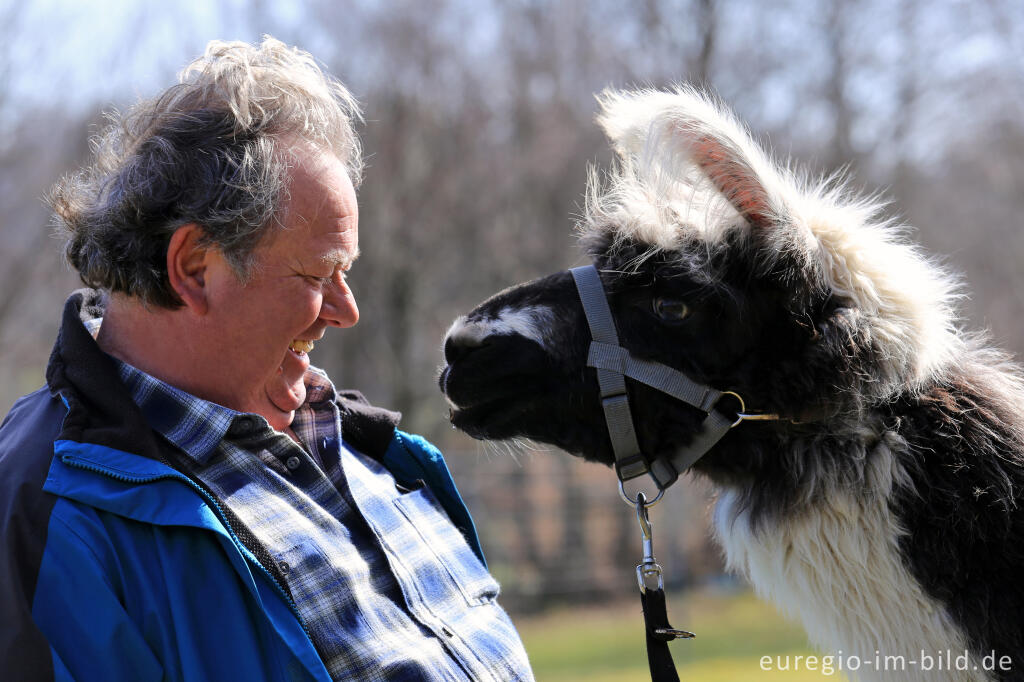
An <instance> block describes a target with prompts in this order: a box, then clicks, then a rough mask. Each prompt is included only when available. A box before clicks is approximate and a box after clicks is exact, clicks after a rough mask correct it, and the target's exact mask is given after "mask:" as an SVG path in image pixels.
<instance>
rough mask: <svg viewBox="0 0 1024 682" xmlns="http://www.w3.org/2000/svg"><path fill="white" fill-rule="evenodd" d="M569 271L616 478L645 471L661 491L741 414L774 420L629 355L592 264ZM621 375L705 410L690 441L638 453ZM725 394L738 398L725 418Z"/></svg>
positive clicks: (676, 373) (671, 372)
mask: <svg viewBox="0 0 1024 682" xmlns="http://www.w3.org/2000/svg"><path fill="white" fill-rule="evenodd" d="M570 272H571V273H572V277H573V281H575V283H576V289H577V291H578V292H579V295H580V302H581V303H582V304H583V312H584V313H585V314H586V316H587V325H588V326H589V327H590V335H591V339H592V340H591V343H590V350H589V352H588V354H587V366H588V367H593V368H594V369H596V370H597V383H598V386H599V387H600V390H601V407H602V408H603V410H604V417H605V422H606V424H607V426H608V436H609V438H610V439H611V443H612V451H613V452H614V453H615V471H616V473H617V474H618V476H619V480H620V481H628V480H630V479H633V478H636V477H637V476H642V475H643V474H645V473H649V474H650V475H651V477H652V478H653V479H654V481H655V483H656V484H657V485H658V488H659V489H660V490H664V489H665V488H667V487H668V486H670V485H672V483H674V482H675V480H676V479H677V478H678V477H679V475H680V474H682V473H683V472H684V471H686V470H687V469H689V468H690V467H691V466H692V465H693V464H694V462H696V461H697V460H698V459H700V458H701V457H703V456H704V455H705V454H707V452H708V451H709V450H710V449H711V448H712V447H714V445H715V443H717V442H718V441H719V440H721V439H722V437H723V436H724V435H725V434H726V433H727V432H728V431H729V429H731V428H732V427H733V426H736V425H737V424H739V423H740V422H741V421H742V420H743V419H744V418H745V417H754V416H758V417H762V418H763V417H769V418H777V417H776V416H775V415H744V414H742V412H743V399H742V398H740V396H739V395H737V394H735V393H733V392H732V391H719V390H717V389H714V388H712V387H710V386H705V385H703V384H698V383H697V382H695V381H693V380H692V379H690V378H689V377H688V376H686V375H685V374H683V373H682V372H680V371H678V370H675V369H672V368H671V367H668V366H666V365H663V364H661V363H660V362H653V361H651V360H644V359H641V358H636V357H633V356H632V355H630V353H629V351H628V350H626V349H625V348H623V347H622V346H620V345H619V337H618V334H617V333H616V330H615V320H614V318H613V317H612V312H611V308H610V307H609V306H608V298H607V296H606V295H605V291H604V285H603V284H602V283H601V276H600V275H599V274H598V272H597V268H595V267H594V266H593V265H584V266H581V267H578V268H573V269H572V270H570ZM625 377H629V378H630V379H633V380H634V381H639V382H640V383H642V384H646V385H647V386H650V387H651V388H655V389H657V390H659V391H661V392H662V393H666V394H668V395H670V396H672V397H673V398H676V399H677V400H681V401H683V402H684V403H686V404H688V405H692V406H693V407H696V408H697V409H699V410H701V411H702V412H705V413H707V417H705V418H704V421H703V423H702V424H701V429H700V431H699V432H698V433H697V434H696V436H695V437H694V439H693V440H692V441H691V442H690V443H689V444H688V445H687V446H685V447H683V448H682V449H680V450H678V451H677V452H676V453H675V454H673V455H672V457H671V458H668V459H664V458H659V459H656V460H654V461H653V462H651V461H648V459H647V458H646V457H645V456H644V455H643V453H642V452H641V451H640V444H639V442H638V441H637V437H636V430H635V428H634V426H633V415H632V411H631V410H630V407H629V396H628V395H627V393H626V380H625ZM724 395H731V396H734V397H735V398H737V399H738V400H739V403H740V406H741V407H740V410H741V414H740V415H738V416H733V417H729V416H727V415H723V414H722V413H721V412H719V411H718V410H716V409H715V406H716V405H717V403H718V401H719V399H720V398H721V397H722V396H724Z"/></svg>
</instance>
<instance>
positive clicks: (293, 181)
mask: <svg viewBox="0 0 1024 682" xmlns="http://www.w3.org/2000/svg"><path fill="white" fill-rule="evenodd" d="M358 115H359V114H358V107H357V104H356V103H355V101H354V100H353V99H352V97H351V96H350V95H349V93H348V92H347V90H345V88H344V87H343V86H342V85H341V84H340V83H338V82H337V81H334V80H332V79H330V78H329V77H327V76H325V75H324V74H323V73H322V72H321V71H320V69H319V68H318V67H317V66H316V64H315V62H314V61H313V60H312V58H311V57H310V56H309V55H308V54H306V53H304V52H301V51H298V50H295V49H289V48H286V47H285V46H284V45H283V44H281V43H280V42H277V41H275V40H272V39H269V38H268V39H266V40H265V41H264V42H263V43H262V44H261V45H259V46H250V45H246V44H242V43H223V42H213V43H211V44H210V45H209V47H208V48H207V51H206V54H205V56H204V57H203V58H201V59H199V60H197V61H196V62H194V63H193V64H191V65H190V66H189V67H188V68H187V69H186V70H185V71H184V72H183V74H182V79H181V83H180V84H178V85H176V86H174V87H172V88H170V89H168V90H167V91H166V92H164V93H163V94H162V95H161V96H160V97H159V98H157V99H155V100H153V101H151V102H145V103H142V104H140V105H138V106H136V107H135V108H134V109H133V110H132V111H130V112H129V114H128V115H127V116H125V117H123V118H122V119H121V120H120V121H117V122H115V123H114V125H112V126H111V127H110V129H109V130H108V131H107V132H106V134H105V136H104V137H103V138H102V139H101V140H100V141H99V144H98V146H97V151H96V156H97V158H96V164H95V165H94V166H93V167H92V168H91V169H89V170H87V171H85V172H83V173H80V174H79V175H77V176H73V177H70V178H68V179H66V180H65V181H64V182H63V183H62V184H60V185H59V186H58V187H57V188H56V189H55V191H54V193H53V196H52V202H53V204H54V207H55V210H56V213H57V216H58V219H59V221H60V223H61V224H62V226H63V227H64V228H65V229H66V231H67V233H68V245H67V255H68V259H69V261H70V262H71V264H72V265H73V266H74V267H75V268H76V269H77V270H78V271H79V272H80V274H81V277H82V279H83V281H84V282H85V283H86V284H87V285H89V286H90V287H93V288H91V289H86V290H81V291H79V292H76V293H75V294H73V295H72V296H71V298H70V299H69V300H68V302H67V304H66V307H65V311H64V317H63V323H62V327H61V330H60V333H59V335H58V339H57V342H56V345H55V347H54V350H53V354H52V356H51V360H50V364H49V367H48V368H47V375H46V378H47V385H46V387H44V388H43V389H40V390H39V391H37V392H35V393H33V394H31V395H29V396H26V397H24V398H22V399H21V400H19V401H18V403H17V404H16V405H15V406H14V408H13V409H12V410H11V413H10V414H9V415H8V416H7V418H6V419H5V420H4V423H3V425H2V427H0V519H2V521H0V524H2V525H0V534H2V538H3V550H2V554H0V623H2V626H0V627H2V634H0V679H4V680H14V679H49V678H56V679H78V680H104V681H110V680H156V679H176V680H181V679H187V680H229V679H244V680H278V679H288V680H292V679H315V680H327V679H336V680H339V679H359V680H506V679H515V680H521V679H525V680H528V679H532V675H531V673H530V670H529V664H528V662H527V659H526V655H525V653H524V651H523V649H522V644H521V643H520V641H519V638H518V636H517V634H516V632H515V630H514V628H513V627H512V625H511V623H510V622H509V620H508V617H507V616H506V615H505V613H504V611H503V610H502V609H501V608H500V607H499V606H498V605H497V603H496V601H495V598H496V595H497V584H496V583H495V582H494V580H493V578H491V576H490V575H489V574H488V573H487V570H486V568H485V566H484V564H483V557H482V554H481V552H480V547H479V544H478V541H477V538H476V534H475V531H474V529H473V525H472V522H471V520H470V518H469V515H468V513H467V511H466V509H465V507H464V506H463V505H462V502H461V500H460V498H459V496H458V493H457V491H456V490H455V487H454V484H453V483H452V480H451V477H450V475H449V474H448V471H447V468H446V467H445V465H444V462H443V460H442V459H441V456H440V453H438V452H437V451H436V450H435V449H434V448H433V447H432V446H430V445H429V444H427V443H426V442H425V441H423V440H422V439H420V438H418V437H415V436H410V435H408V434H404V433H402V432H400V431H397V430H396V428H395V425H396V421H397V415H395V414H393V413H391V412H387V411H385V410H381V409H378V408H373V407H370V406H369V405H367V404H366V403H365V401H363V400H362V399H361V397H360V396H359V395H358V394H357V393H343V392H342V393H339V392H337V391H335V389H334V387H333V385H332V384H331V382H330V381H329V380H328V378H327V376H326V375H325V374H324V373H323V372H322V371H320V370H318V369H315V368H313V367H311V366H310V364H309V358H308V356H307V353H308V352H309V351H310V350H312V348H313V345H314V344H315V343H317V342H318V341H319V339H320V338H321V337H322V336H323V334H324V331H325V330H326V328H327V327H342V328H344V327H350V326H352V325H354V324H355V323H356V321H357V320H358V318H359V312H358V309H357V307H356V302H355V298H354V297H353V294H352V291H351V290H350V289H349V287H348V285H347V283H346V281H345V273H346V272H347V271H348V269H349V268H350V267H351V266H352V264H353V262H354V261H355V259H356V257H357V255H358V251H359V249H358V208H357V206H356V197H355V190H354V183H357V182H358V179H359V174H360V170H361V169H360V150H359V144H358V140H357V138H356V136H355V134H354V132H353V130H352V120H353V118H356V117H358Z"/></svg>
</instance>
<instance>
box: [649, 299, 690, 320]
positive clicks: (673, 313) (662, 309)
mask: <svg viewBox="0 0 1024 682" xmlns="http://www.w3.org/2000/svg"><path fill="white" fill-rule="evenodd" d="M651 311H652V312H653V313H654V314H655V315H657V316H658V318H659V319H660V320H662V321H663V322H679V321H680V320H683V319H685V318H686V316H687V315H689V314H690V306H688V305H686V303H685V302H683V301H680V300H679V299H678V298H667V297H664V296H658V297H657V298H654V299H652V300H651Z"/></svg>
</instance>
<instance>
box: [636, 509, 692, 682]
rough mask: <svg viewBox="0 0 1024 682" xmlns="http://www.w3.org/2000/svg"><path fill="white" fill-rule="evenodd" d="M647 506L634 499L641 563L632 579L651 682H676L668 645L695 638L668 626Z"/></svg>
mask: <svg viewBox="0 0 1024 682" xmlns="http://www.w3.org/2000/svg"><path fill="white" fill-rule="evenodd" d="M650 507H651V505H650V504H648V503H647V497H646V496H645V495H644V494H643V493H638V494H637V496H636V518H637V521H639V523H640V534H641V538H642V539H643V548H644V556H643V560H642V561H641V562H640V564H639V565H638V566H637V567H636V579H637V582H638V583H639V585H640V606H641V608H642V609H643V612H644V633H645V634H646V638H647V664H648V666H649V667H650V669H651V680H652V681H653V682H679V675H678V674H677V673H676V666H675V663H674V662H673V661H672V652H671V651H669V648H668V643H669V642H671V641H672V640H673V639H693V638H694V637H695V635H694V634H693V633H692V632H688V631H686V630H677V629H675V628H673V627H672V626H671V625H670V624H669V622H668V607H667V606H666V604H665V582H664V579H663V577H662V571H661V566H660V565H658V562H657V561H656V560H655V558H654V531H653V528H652V526H651V520H650V519H649V518H648V516H647V512H648V510H649V509H650Z"/></svg>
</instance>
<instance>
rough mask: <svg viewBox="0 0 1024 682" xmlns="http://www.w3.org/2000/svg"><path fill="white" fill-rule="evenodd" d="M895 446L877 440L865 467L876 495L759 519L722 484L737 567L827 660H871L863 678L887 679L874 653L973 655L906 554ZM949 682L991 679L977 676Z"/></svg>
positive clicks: (724, 530) (725, 523) (718, 512)
mask: <svg viewBox="0 0 1024 682" xmlns="http://www.w3.org/2000/svg"><path fill="white" fill-rule="evenodd" d="M894 446H896V447H898V446H899V443H897V442H891V441H885V440H883V441H879V443H878V444H877V445H876V447H875V448H874V451H873V452H872V453H871V464H870V466H868V467H866V468H865V469H864V471H865V474H866V475H867V476H868V477H869V478H873V479H875V480H874V481H866V483H868V485H867V486H866V487H865V488H864V489H862V490H868V489H870V490H872V491H874V492H872V493H870V494H866V493H865V494H858V493H853V492H850V491H849V490H843V489H832V490H830V491H828V494H827V495H822V496H820V497H818V498H817V499H815V500H813V501H810V502H809V503H808V504H806V505H804V506H803V507H802V508H801V509H800V510H799V511H797V512H794V513H793V514H790V515H788V516H786V517H765V516H760V517H754V516H753V515H752V510H751V508H750V507H748V506H745V499H746V498H745V495H744V494H743V492H742V491H740V490H737V489H734V488H724V489H722V490H721V491H720V494H719V498H718V502H717V505H716V509H715V533H716V535H717V537H718V540H719V541H720V542H721V544H722V546H723V547H724V548H725V552H726V557H727V561H728V564H729V566H730V568H731V569H733V570H734V571H736V572H738V573H741V574H742V575H744V576H746V577H747V578H748V579H749V580H750V582H751V583H752V585H753V586H754V588H755V590H756V591H757V592H758V594H760V595H761V596H762V597H764V598H766V599H768V600H770V601H772V602H773V603H775V604H776V605H777V606H778V608H779V609H780V610H781V611H782V612H783V613H785V614H787V615H788V616H790V617H792V618H795V619H796V620H798V621H800V622H801V623H802V624H803V626H804V628H805V629H806V631H807V633H808V634H809V636H810V638H811V640H812V642H813V643H814V644H815V645H816V646H817V647H819V648H820V650H821V652H822V654H824V655H833V656H839V655H842V656H845V657H851V656H852V657H855V658H857V659H859V660H860V661H862V662H867V661H870V662H871V663H865V664H864V665H862V667H861V670H860V671H859V673H857V677H859V678H860V679H865V680H870V679H876V678H878V677H885V676H884V675H876V672H877V671H875V670H874V669H873V668H872V665H873V662H874V661H875V660H876V656H881V657H882V659H883V660H884V657H885V656H903V657H905V659H906V660H907V661H909V660H915V661H916V660H919V659H920V656H921V652H922V651H923V652H926V653H929V654H931V655H934V654H935V653H936V652H938V651H942V652H945V651H947V650H948V651H951V652H953V655H954V656H956V655H958V654H961V653H963V652H964V651H965V650H966V649H967V638H966V636H965V635H964V634H963V633H962V632H961V631H960V630H959V629H958V628H957V626H956V624H955V623H954V622H953V621H952V619H951V618H950V617H949V616H948V615H947V613H946V612H945V610H944V608H943V607H942V605H941V604H939V603H938V602H936V601H935V600H933V599H932V598H931V597H929V596H928V595H927V594H925V592H924V591H923V590H922V588H921V586H920V585H919V583H918V582H917V581H916V580H915V579H914V577H913V576H912V575H911V573H910V572H909V571H908V570H907V568H906V564H905V563H904V561H903V558H902V556H901V553H900V544H899V543H900V537H901V536H902V535H903V534H904V533H905V530H904V529H903V528H901V526H900V523H899V521H898V519H897V518H896V517H895V515H894V514H893V512H892V511H891V509H890V505H889V503H888V494H887V493H886V488H887V487H890V488H891V485H892V483H891V482H892V481H893V480H896V479H899V478H900V477H901V476H902V474H901V472H900V471H899V466H900V465H899V463H898V459H897V457H896V456H895V455H894V453H893V447H894ZM876 652H877V653H876ZM977 662H978V661H973V660H972V661H971V663H972V665H973V664H974V663H977ZM978 667H979V669H980V668H981V666H980V665H979V666H978ZM929 674H930V673H926V672H921V671H920V670H918V669H914V668H912V667H910V666H907V668H906V669H905V670H903V671H900V672H898V673H897V675H896V677H899V678H900V679H907V680H918V679H920V680H922V681H923V680H926V679H933V678H929V677H928V675H929ZM891 676H892V675H891V673H890V677H891ZM943 679H949V680H964V681H967V680H987V679H989V678H988V677H986V676H985V675H984V674H982V673H980V672H974V671H970V672H963V673H955V672H954V673H950V674H949V675H948V676H943Z"/></svg>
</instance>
